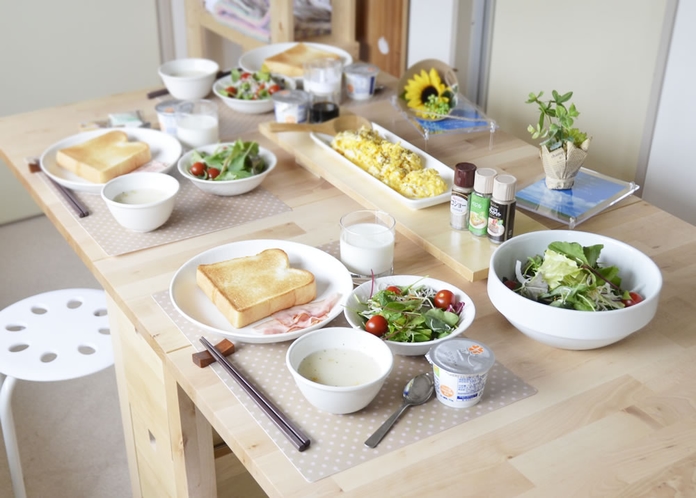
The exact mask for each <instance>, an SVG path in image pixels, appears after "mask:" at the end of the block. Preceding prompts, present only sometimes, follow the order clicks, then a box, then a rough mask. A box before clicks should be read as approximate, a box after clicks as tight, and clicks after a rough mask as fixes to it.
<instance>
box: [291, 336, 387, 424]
mask: <svg viewBox="0 0 696 498" xmlns="http://www.w3.org/2000/svg"><path fill="white" fill-rule="evenodd" d="M285 364H286V366H287V367H288V370H290V373H291V374H292V377H293V379H294V380H295V384H296V385H297V387H298V388H299V390H300V392H301V393H302V395H303V396H304V397H305V398H306V399H307V401H309V403H310V404H312V405H313V406H314V407H316V408H318V409H319V410H322V411H325V412H329V413H336V414H345V413H353V412H357V411H358V410H362V409H363V408H365V407H366V406H367V405H369V404H370V402H372V400H373V399H374V398H375V397H376V396H377V394H378V393H379V391H380V390H381V389H382V386H383V385H384V382H385V381H386V380H387V377H388V376H389V373H390V372H391V370H392V367H393V365H394V356H393V354H392V352H391V350H390V349H389V346H387V345H386V344H385V343H384V341H383V340H382V339H380V338H379V337H377V336H374V335H372V334H370V333H368V332H365V331H363V330H357V329H351V328H348V327H328V328H323V329H319V330H314V331H312V332H309V333H307V334H305V335H303V336H300V337H299V338H297V339H296V340H295V342H293V343H292V344H291V345H290V347H289V348H288V352H287V355H286V357H285Z"/></svg>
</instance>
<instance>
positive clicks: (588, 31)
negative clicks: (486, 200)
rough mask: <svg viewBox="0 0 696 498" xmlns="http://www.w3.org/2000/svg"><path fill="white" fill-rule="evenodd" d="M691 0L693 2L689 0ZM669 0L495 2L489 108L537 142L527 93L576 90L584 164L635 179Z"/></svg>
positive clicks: (498, 118) (500, 121) (505, 125)
mask: <svg viewBox="0 0 696 498" xmlns="http://www.w3.org/2000/svg"><path fill="white" fill-rule="evenodd" d="M687 1H691V2H693V0H687ZM666 3H667V0H611V1H606V0H584V1H582V2H558V1H556V0H497V1H496V3H495V12H494V22H493V33H492V48H491V61H490V74H489V87H488V100H487V106H486V110H487V112H488V114H489V115H490V116H491V117H492V118H493V119H495V120H496V121H497V122H498V124H499V125H500V126H501V128H502V129H503V130H504V131H506V132H508V133H511V134H513V135H515V136H517V137H519V138H522V139H524V140H527V141H529V142H530V143H534V142H533V141H532V140H531V137H530V136H529V134H528V133H527V131H526V128H527V125H528V124H530V123H535V122H536V121H537V120H538V114H537V113H536V111H535V109H534V107H533V106H531V105H528V104H525V103H524V102H525V100H526V99H527V95H528V94H529V92H539V91H540V90H543V91H544V92H545V94H546V95H549V94H550V93H551V90H554V89H555V90H558V91H559V92H568V91H573V92H574V96H573V101H574V102H575V103H576V106H577V108H578V109H579V111H580V117H579V119H578V120H577V122H576V124H577V125H578V127H579V128H580V129H582V130H585V131H587V132H588V133H589V134H590V135H591V136H592V137H593V139H592V144H591V146H590V155H589V157H588V160H587V161H586V164H585V165H586V166H587V167H589V168H592V169H595V170H598V171H600V172H602V173H605V174H608V175H612V176H614V177H617V178H620V179H623V180H633V179H634V177H635V173H636V166H637V161H638V155H639V150H640V144H641V140H642V137H643V127H644V126H645V122H646V113H647V109H648V107H649V101H650V96H651V89H652V83H653V72H654V70H655V67H656V60H657V55H658V50H659V46H660V37H661V33H662V26H663V20H664V16H665V6H666Z"/></svg>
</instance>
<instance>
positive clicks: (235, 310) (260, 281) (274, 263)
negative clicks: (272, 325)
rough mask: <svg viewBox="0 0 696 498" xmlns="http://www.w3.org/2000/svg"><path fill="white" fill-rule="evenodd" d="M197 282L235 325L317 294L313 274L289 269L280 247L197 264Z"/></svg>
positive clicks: (257, 318)
mask: <svg viewBox="0 0 696 498" xmlns="http://www.w3.org/2000/svg"><path fill="white" fill-rule="evenodd" d="M196 283H197V284H198V287H199V288H200V289H201V290H202V291H203V292H204V293H205V295H206V296H208V299H210V300H211V301H212V302H213V304H215V306H216V307H217V308H218V309H219V310H220V311H221V312H222V313H223V314H224V315H225V317H226V318H227V320H228V321H229V322H230V323H231V324H232V326H233V327H235V328H241V327H244V326H246V325H249V324H250V323H253V322H256V321H258V320H261V319H262V318H265V317H267V316H270V315H271V314H273V313H275V312H276V311H280V310H284V309H287V308H290V307H292V306H295V305H298V304H305V303H308V302H310V301H312V300H313V299H314V298H315V297H316V293H317V287H316V282H315V280H314V275H313V274H312V273H311V272H309V271H307V270H301V269H298V268H291V267H290V261H289V259H288V255H287V253H286V252H285V251H283V250H282V249H275V248H274V249H266V250H265V251H262V252H260V253H259V254H257V255H255V256H245V257H241V258H234V259H228V260H226V261H220V262H218V263H212V264H207V265H198V269H197V271H196Z"/></svg>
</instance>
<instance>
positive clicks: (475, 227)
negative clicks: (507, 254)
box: [469, 168, 497, 237]
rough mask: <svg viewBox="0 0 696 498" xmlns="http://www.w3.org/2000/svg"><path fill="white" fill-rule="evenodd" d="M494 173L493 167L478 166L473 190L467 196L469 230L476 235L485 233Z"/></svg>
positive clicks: (483, 235)
mask: <svg viewBox="0 0 696 498" xmlns="http://www.w3.org/2000/svg"><path fill="white" fill-rule="evenodd" d="M496 175H497V171H496V170H494V169H493V168H480V169H477V170H476V174H475V176H474V191H473V192H472V193H471V196H470V197H469V231H470V232H471V233H472V234H474V235H476V236H478V237H485V236H486V234H487V231H486V226H487V225H488V208H489V207H490V203H491V194H492V193H493V179H494V178H495V176H496Z"/></svg>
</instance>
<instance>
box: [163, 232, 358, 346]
mask: <svg viewBox="0 0 696 498" xmlns="http://www.w3.org/2000/svg"><path fill="white" fill-rule="evenodd" d="M271 248H278V249H282V250H283V251H285V252H286V253H287V255H288V258H289V260H290V266H291V267H292V268H300V269H304V270H308V271H310V272H312V273H313V274H314V278H315V281H316V297H315V299H314V301H312V302H317V301H321V300H324V299H328V298H331V297H332V296H335V295H336V294H338V295H339V298H338V300H337V301H336V303H335V304H334V305H333V307H332V308H331V310H330V311H329V313H328V314H327V315H326V317H325V318H324V319H323V320H322V321H321V322H319V323H317V324H314V325H311V326H309V327H306V328H304V329H300V330H293V331H290V332H285V333H280V334H263V333H262V332H260V331H259V330H257V329H255V328H254V327H256V326H258V325H259V324H262V323H264V322H265V321H270V320H273V319H272V318H270V317H268V318H264V319H262V320H259V321H257V322H255V323H252V324H250V325H247V326H246V327H242V328H234V327H233V326H232V325H231V324H230V323H229V322H228V321H227V319H226V318H225V316H224V315H223V313H222V312H221V311H220V310H219V309H218V308H217V307H216V306H215V304H213V302H212V301H211V300H210V299H209V298H208V297H207V296H206V295H205V293H204V292H203V290H201V289H200V288H199V287H198V285H197V283H196V270H197V268H198V265H201V264H211V263H217V262H220V261H225V260H228V259H232V258H241V257H244V256H254V255H256V254H258V253H260V252H261V251H263V250H265V249H271ZM352 291H353V280H352V278H351V276H350V273H349V272H348V270H347V269H346V267H345V266H343V263H341V262H340V261H339V260H338V259H336V258H335V257H333V256H331V255H330V254H328V253H326V252H324V251H322V250H321V249H317V248H316V247H312V246H308V245H305V244H300V243H298V242H291V241H285V240H273V239H259V240H245V241H240V242H232V243H230V244H225V245H222V246H219V247H215V248H213V249H209V250H208V251H205V252H203V253H201V254H198V255H197V256H194V257H193V258H191V259H190V260H188V261H187V262H186V263H184V264H183V265H182V266H181V268H179V270H177V272H176V273H175V274H174V277H173V278H172V282H171V284H170V286H169V295H170V298H171V300H172V304H173V305H174V308H176V310H177V311H178V312H179V313H181V315H182V316H183V317H184V318H186V319H187V320H188V321H190V322H191V323H192V324H194V325H196V326H198V327H200V328H202V329H204V330H207V331H209V332H213V333H216V334H221V335H224V336H226V337H229V338H231V339H233V340H238V341H241V342H248V343H273V342H284V341H290V340H293V339H296V338H298V337H300V336H301V335H303V334H306V333H307V332H309V331H311V330H315V329H318V328H321V327H323V326H325V325H327V324H328V323H329V322H330V321H331V320H333V319H334V318H336V317H337V316H338V315H340V314H341V313H342V312H343V303H344V302H345V300H346V298H347V297H348V295H349V294H350V293H351V292H352Z"/></svg>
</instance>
